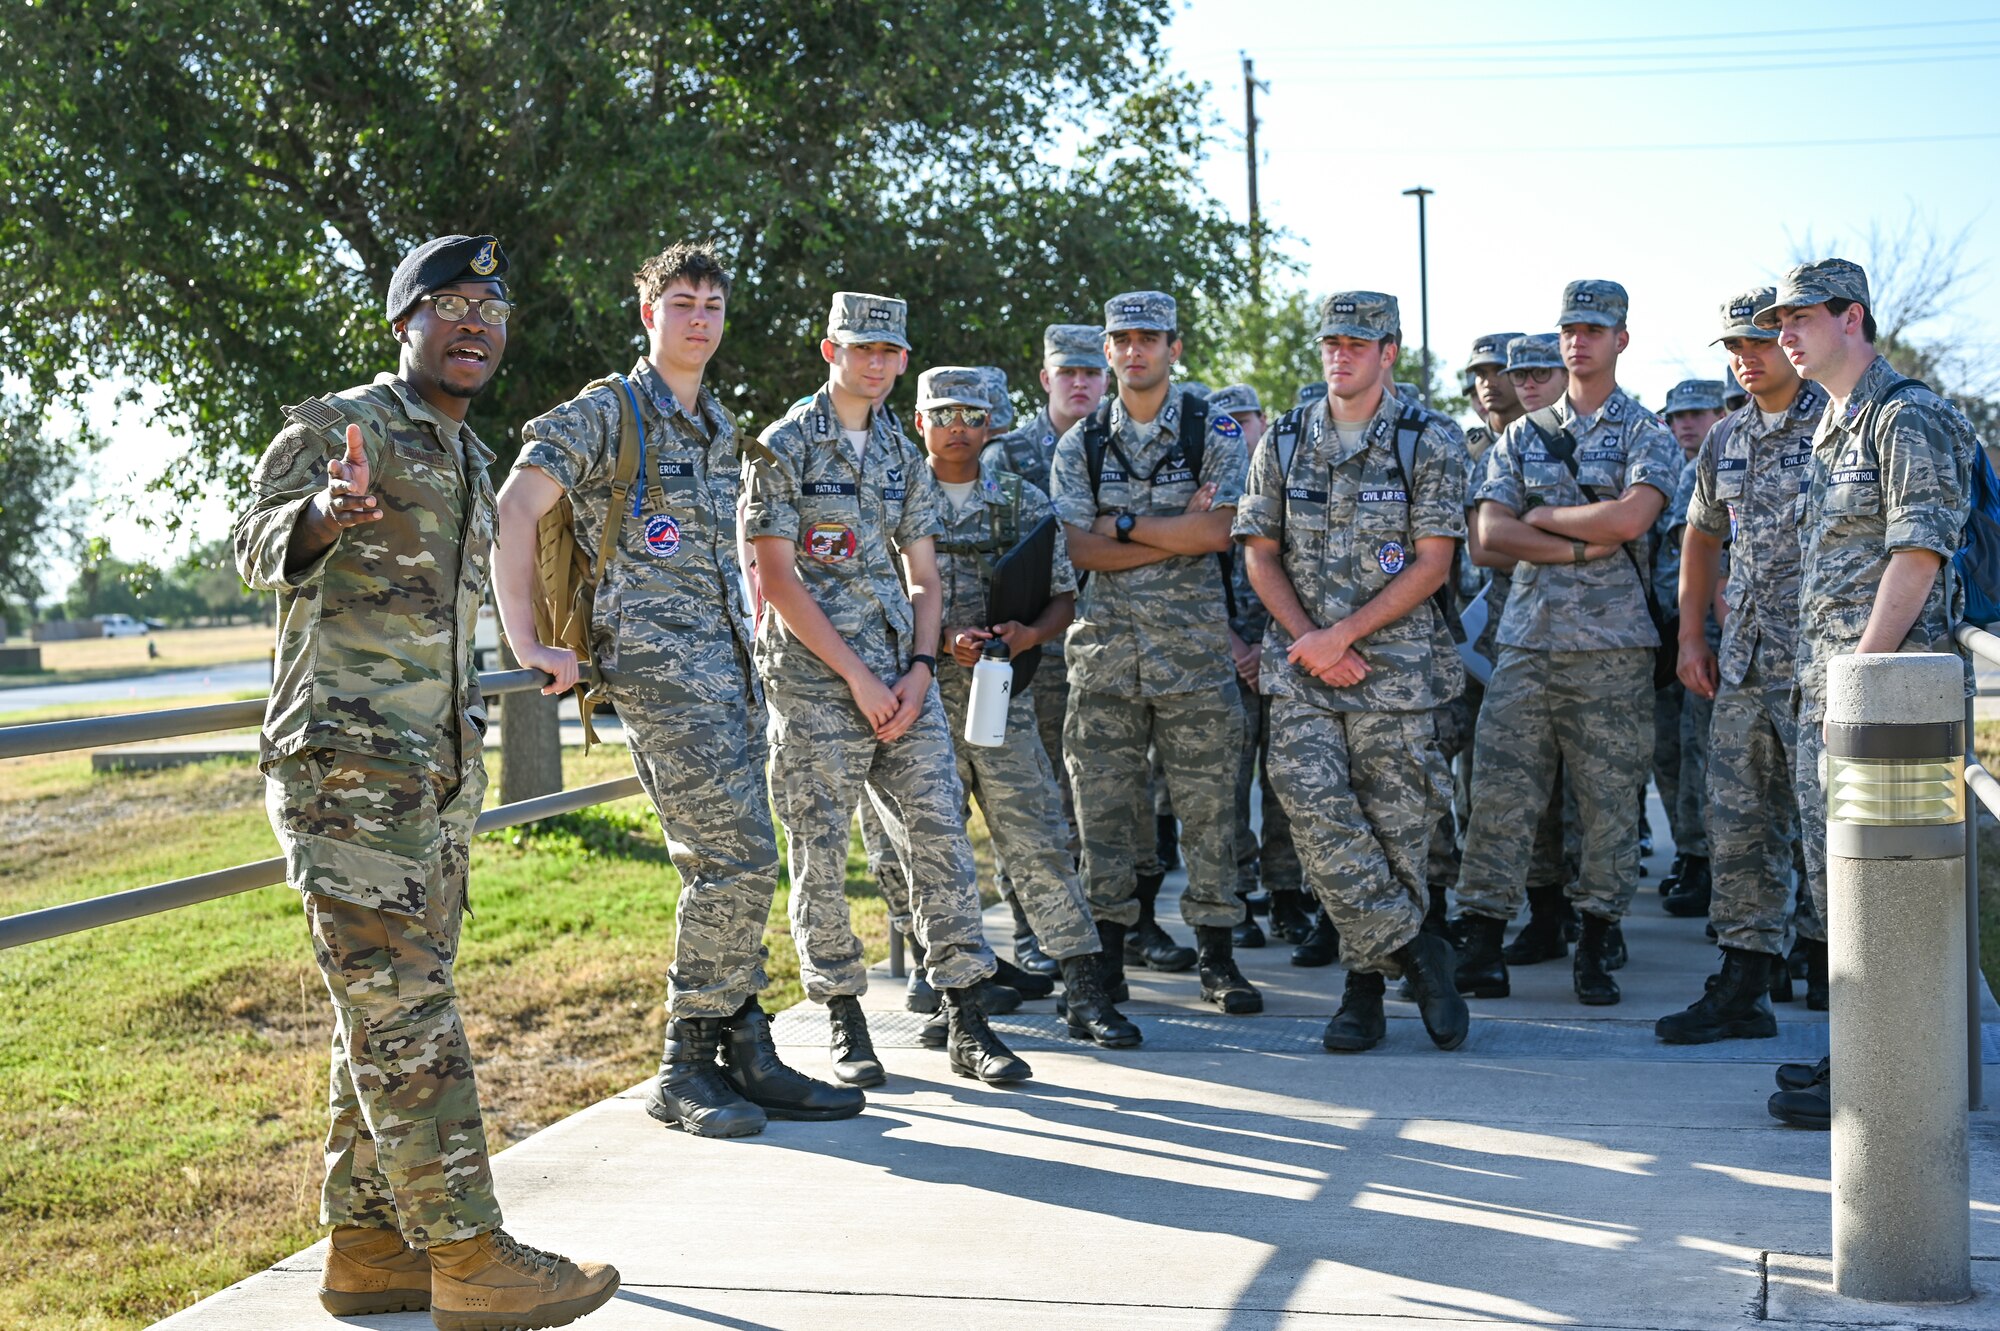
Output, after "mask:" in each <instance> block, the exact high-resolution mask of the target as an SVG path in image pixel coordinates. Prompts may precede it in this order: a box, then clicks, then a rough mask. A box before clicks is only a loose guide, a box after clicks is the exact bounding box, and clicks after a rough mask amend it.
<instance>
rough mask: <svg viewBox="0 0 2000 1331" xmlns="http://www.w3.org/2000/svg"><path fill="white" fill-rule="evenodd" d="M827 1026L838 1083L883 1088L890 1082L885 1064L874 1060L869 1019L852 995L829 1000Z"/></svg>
mask: <svg viewBox="0 0 2000 1331" xmlns="http://www.w3.org/2000/svg"><path fill="white" fill-rule="evenodd" d="M826 1025H827V1052H828V1053H829V1054H830V1055H832V1057H833V1075H834V1079H835V1080H837V1081H842V1082H845V1083H846V1084H847V1085H849V1086H880V1085H881V1084H882V1083H883V1082H885V1081H887V1080H889V1074H888V1073H886V1072H884V1071H883V1070H882V1060H881V1059H879V1058H877V1057H875V1042H874V1041H873V1040H870V1039H869V1038H868V1018H866V1017H864V1016H863V1015H861V1000H860V999H858V998H856V997H855V996H854V995H852V994H835V995H834V996H833V997H832V998H829V999H827V1000H826Z"/></svg>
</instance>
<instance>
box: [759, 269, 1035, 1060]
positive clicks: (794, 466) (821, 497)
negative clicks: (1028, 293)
mask: <svg viewBox="0 0 2000 1331" xmlns="http://www.w3.org/2000/svg"><path fill="white" fill-rule="evenodd" d="M904 319H905V307H904V304H903V302H902V301H900V300H895V299H892V298H890V297H886V296H876V295H870V294H866V293H859V292H836V293H835V295H834V298H833V307H832V311H831V313H830V315H829V319H828V331H827V337H826V339H825V340H824V341H822V342H821V344H820V352H821V355H822V356H823V357H824V358H825V359H826V360H827V362H828V363H829V365H830V366H831V367H832V369H831V373H830V375H829V378H828V382H827V385H826V387H824V388H822V389H821V390H820V391H819V392H818V393H815V394H814V395H813V397H812V399H811V400H810V401H809V402H807V403H805V404H803V405H801V406H798V407H794V408H793V409H792V410H791V411H789V412H787V413H786V414H785V416H784V417H783V419H781V420H779V421H777V422H776V423H775V424H773V425H771V426H770V427H768V428H767V429H766V430H765V431H764V433H763V435H762V436H761V440H760V442H761V443H762V445H763V447H762V449H761V450H759V451H756V452H753V453H750V454H747V455H746V457H745V459H744V464H743V472H744V489H745V491H746V492H747V502H746V505H745V509H744V523H745V529H746V531H747V533H748V535H749V537H750V539H751V540H752V541H753V542H754V543H755V548H756V551H757V570H758V578H759V586H760V588H761V590H762V591H763V594H764V597H765V600H766V602H767V604H766V608H765V613H764V616H763V622H762V624H761V626H760V628H759V632H758V637H757V665H758V669H759V670H760V671H761V672H762V674H763V676H764V683H765V688H766V691H767V695H768V698H769V701H770V706H771V714H772V733H771V788H772V794H773V797H774V799H775V801H776V803H777V806H778V813H779V817H780V819H781V820H782V821H783V823H784V825H785V833H786V838H787V841H788V843H789V848H790V854H791V869H792V875H791V877H792V898H791V921H792V937H793V941H794V942H795V943H796V944H797V946H798V949H799V974H800V978H801V980H803V982H804V984H805V989H806V994H807V996H808V997H810V998H811V999H813V1000H814V1001H815V1002H820V1003H825V1004H827V1005H828V1008H829V1016H830V1018H831V1020H832V1023H833V1042H832V1044H833V1055H834V1071H835V1075H836V1076H838V1077H840V1079H841V1080H843V1081H846V1082H848V1083H850V1084H871V1083H874V1082H878V1081H880V1080H881V1078H882V1076H883V1072H882V1067H881V1063H880V1062H879V1060H877V1059H876V1057H875V1053H874V1047H873V1044H872V1042H871V1041H870V1040H869V1037H868V1029H867V1023H866V1020H865V1018H864V1017H863V1016H862V1013H861V1005H860V1003H859V1002H857V1001H856V996H858V995H859V994H861V993H862V992H864V991H865V990H866V988H867V984H868V977H867V970H866V966H865V964H864V962H863V960H862V955H861V941H860V940H859V939H858V938H856V937H855V936H854V930H853V926H852V925H851V923H850V922H849V917H848V910H847V897H846V877H847V847H848V828H849V826H850V824H851V822H852V819H853V816H854V808H855V805H856V804H857V803H858V802H859V801H860V800H861V798H862V797H863V795H864V794H865V795H866V796H867V798H869V799H871V800H872V801H874V804H875V809H876V812H877V813H879V814H881V815H882V820H883V823H884V825H885V826H886V827H887V829H888V832H889V836H890V839H891V842H892V843H893V845H894V847H895V850H896V855H897V858H898V859H899V860H900V861H901V863H902V864H903V866H904V868H905V869H906V871H907V873H908V878H909V884H910V889H911V898H912V900H911V906H912V910H913V914H914V916H915V925H916V934H917V939H918V941H919V942H920V943H921V944H922V946H923V948H924V961H925V965H926V968H927V969H928V971H929V974H930V979H931V983H933V984H934V985H936V986H937V987H938V989H940V990H941V991H943V994H944V1001H945V1006H946V1010H947V1012H948V1013H949V1014H950V1017H951V1038H950V1041H949V1052H950V1058H951V1066H952V1069H953V1071H955V1072H959V1073H961V1074H963V1075H966V1076H976V1077H978V1078H980V1079H981V1080H985V1081H988V1082H992V1083H1006V1082H1014V1081H1019V1080H1022V1079H1024V1078H1025V1077H1027V1076H1028V1075H1029V1070H1028V1065H1027V1064H1026V1063H1024V1062H1022V1061H1021V1060H1020V1059H1018V1058H1015V1057H1014V1056H1013V1055H1012V1054H1011V1053H1010V1052H1008V1050H1007V1049H1006V1047H1005V1046H1004V1045H1003V1044H1001V1043H1000V1041H999V1039H998V1037H996V1036H994V1035H993V1033H992V1031H991V1030H990V1028H988V1027H987V1025H986V1021H985V1017H984V1015H983V1013H982V1012H981V1011H980V1009H979V1007H978V1006H977V1002H976V999H975V998H974V997H973V991H974V990H975V988H976V987H977V986H978V985H979V984H981V983H982V982H984V981H986V980H987V979H988V978H990V977H991V976H992V974H993V953H992V952H991V950H990V949H988V948H987V946H986V940H985V937H984V931H983V928H982V925H981V922H980V909H979V895H978V891H977V887H976V885H975V883H974V868H973V862H972V845H971V842H970V841H968V840H967V838H966V832H965V823H964V821H963V816H962V810H963V806H964V802H965V794H964V790H963V788H962V787H961V786H960V785H959V781H958V773H957V771H956V769H955V766H954V759H953V756H952V744H951V735H950V733H949V731H948V730H947V729H946V723H945V716H944V707H943V704H942V703H941V702H940V701H939V699H938V694H937V689H936V687H935V678H934V673H935V670H936V664H937V663H936V658H935V652H936V648H937V642H938V630H939V614H940V604H939V600H938V585H937V568H936V553H935V546H934V542H935V538H936V537H937V536H938V534H939V532H940V531H941V530H942V526H941V524H940V522H939V520H938V510H937V504H938V499H937V485H936V482H935V481H933V480H932V479H931V472H930V468H929V467H927V466H926V465H925V464H924V455H923V453H922V452H921V451H920V450H919V449H918V448H917V447H916V446H915V445H914V444H912V443H911V442H910V441H909V439H908V438H906V437H905V436H904V434H903V432H902V430H901V429H900V428H898V427H897V426H896V424H895V422H894V419H893V418H892V417H891V416H890V415H889V414H888V413H887V412H886V411H885V410H883V409H882V408H881V407H880V406H878V405H877V404H878V403H879V402H881V401H882V399H883V398H885V397H886V396H887V395H888V392H889V390H890V388H891V387H892V386H893V384H894V382H895V379H896V376H897V375H899V374H900V373H901V372H902V370H903V368H904V366H905V365H906V364H907V359H908V354H909V339H908V337H907V336H906V335H905V333H904V331H903V330H904ZM898 560H900V562H901V565H902V570H901V571H902V574H903V576H907V577H908V579H909V587H910V591H909V593H908V594H906V593H905V592H904V590H903V582H902V581H901V579H900V578H899V576H898V568H897V561H898Z"/></svg>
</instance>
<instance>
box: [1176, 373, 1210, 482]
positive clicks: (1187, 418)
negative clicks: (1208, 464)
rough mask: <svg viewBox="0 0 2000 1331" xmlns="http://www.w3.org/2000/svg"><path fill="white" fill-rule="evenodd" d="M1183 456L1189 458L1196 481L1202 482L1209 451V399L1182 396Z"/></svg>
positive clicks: (1181, 430)
mask: <svg viewBox="0 0 2000 1331" xmlns="http://www.w3.org/2000/svg"><path fill="white" fill-rule="evenodd" d="M1178 442H1179V444H1180V448H1181V456H1182V457H1183V458H1186V459H1187V464H1188V470H1189V471H1191V472H1193V473H1194V483H1195V485H1197V486H1199V485H1200V484H1201V464H1202V462H1203V461H1204V460H1205V458H1206V456H1207V453H1208V399H1207V398H1201V397H1188V396H1186V395H1183V396H1182V397H1181V429H1180V438H1179V440H1178Z"/></svg>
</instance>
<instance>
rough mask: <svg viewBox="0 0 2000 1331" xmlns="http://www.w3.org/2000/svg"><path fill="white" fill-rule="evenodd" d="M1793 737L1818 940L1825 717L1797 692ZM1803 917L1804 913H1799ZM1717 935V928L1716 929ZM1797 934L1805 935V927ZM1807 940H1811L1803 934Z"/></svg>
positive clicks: (1822, 901) (1822, 910) (1822, 917)
mask: <svg viewBox="0 0 2000 1331" xmlns="http://www.w3.org/2000/svg"><path fill="white" fill-rule="evenodd" d="M1792 708H1793V712H1792V714H1793V716H1794V717H1795V718H1796V720H1795V721H1794V722H1793V729H1792V735H1793V738H1794V740H1795V742H1796V747H1797V753H1796V754H1795V756H1794V759H1793V768H1792V772H1793V776H1794V778H1795V779H1794V782H1793V785H1794V788H1795V789H1796V790H1797V792H1798V797H1799V842H1800V844H1801V845H1802V846H1803V847H1804V849H1805V853H1806V883H1807V885H1808V887H1809V888H1810V889H1811V896H1812V907H1813V915H1814V917H1815V918H1814V921H1813V922H1814V923H1815V924H1816V925H1817V926H1818V936H1819V937H1821V938H1824V937H1826V926H1827V913H1826V786H1825V784H1824V783H1823V782H1822V781H1821V779H1820V774H1819V764H1820V759H1821V758H1822V757H1824V756H1825V754H1826V737H1825V736H1824V735H1822V734H1821V733H1820V725H1821V723H1822V722H1824V721H1825V719H1826V718H1825V716H1824V715H1823V714H1822V713H1821V712H1820V711H1819V709H1817V708H1815V707H1812V706H1809V705H1806V704H1805V703H1804V701H1803V699H1802V698H1801V696H1800V694H1799V692H1798V689H1797V687H1796V686H1794V688H1793V691H1792ZM1801 913H1803V912H1801ZM1718 931H1719V927H1718ZM1800 932H1801V933H1805V932H1806V929H1805V926H1804V925H1801V927H1800ZM1806 936H1807V937H1808V938H1810V937H1813V936H1814V935H1813V934H1811V933H1806Z"/></svg>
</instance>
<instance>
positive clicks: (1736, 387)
mask: <svg viewBox="0 0 2000 1331" xmlns="http://www.w3.org/2000/svg"><path fill="white" fill-rule="evenodd" d="M1749 400H1750V395H1749V394H1748V393H1746V392H1744V391H1743V385H1742V384H1739V383H1737V382H1736V371H1734V370H1724V371H1723V372H1722V405H1723V406H1724V407H1725V408H1727V409H1728V410H1730V411H1734V410H1736V409H1737V408H1738V407H1740V406H1742V405H1743V404H1744V403H1745V402H1748V401H1749Z"/></svg>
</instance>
